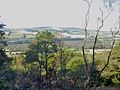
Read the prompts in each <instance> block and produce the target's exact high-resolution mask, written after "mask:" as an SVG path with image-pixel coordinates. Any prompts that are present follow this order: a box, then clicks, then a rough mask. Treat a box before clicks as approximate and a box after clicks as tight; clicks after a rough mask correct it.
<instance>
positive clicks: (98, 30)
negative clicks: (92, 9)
mask: <svg viewBox="0 0 120 90" xmlns="http://www.w3.org/2000/svg"><path fill="white" fill-rule="evenodd" d="M99 9H100V11H101V17H102V20H101V25H100V26H99V27H98V29H97V33H96V36H95V39H94V44H93V54H92V57H93V58H92V65H91V68H90V71H91V70H92V68H93V66H94V64H95V47H96V43H97V39H98V35H99V32H100V30H101V29H102V27H103V26H104V22H105V20H106V19H107V18H108V17H109V15H110V13H108V14H107V15H106V17H105V18H103V10H102V9H101V8H99Z"/></svg>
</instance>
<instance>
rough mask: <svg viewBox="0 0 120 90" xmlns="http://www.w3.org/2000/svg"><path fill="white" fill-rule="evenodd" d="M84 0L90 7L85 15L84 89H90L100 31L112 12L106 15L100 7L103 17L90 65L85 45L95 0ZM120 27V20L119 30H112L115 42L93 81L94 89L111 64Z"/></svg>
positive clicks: (84, 44) (100, 20) (83, 50)
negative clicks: (115, 38)
mask: <svg viewBox="0 0 120 90" xmlns="http://www.w3.org/2000/svg"><path fill="white" fill-rule="evenodd" d="M84 1H85V2H86V3H87V5H88V9H87V12H86V17H85V28H84V31H85V38H84V43H83V47H82V52H83V58H84V63H85V70H86V77H87V79H86V81H85V82H84V90H88V89H89V88H90V86H91V83H92V81H91V77H92V76H91V75H92V71H93V67H94V65H95V48H96V44H97V41H98V36H99V32H100V30H101V29H102V28H103V26H104V22H105V21H106V19H107V18H108V17H109V15H110V14H111V11H109V13H108V14H107V15H106V16H105V17H104V11H103V10H102V8H99V10H100V12H101V18H99V21H98V25H97V31H96V35H95V38H94V42H93V53H92V61H91V65H89V64H88V60H87V56H86V53H85V49H86V48H85V47H86V44H87V28H88V24H89V19H90V17H89V16H90V9H91V5H92V2H93V0H91V1H88V0H84ZM119 19H120V17H119V18H118V20H119ZM119 29H120V21H119V28H118V30H117V32H112V37H113V42H112V45H111V50H110V52H109V54H108V58H107V63H106V64H105V66H104V67H103V68H102V69H101V70H100V71H99V73H98V75H97V77H96V79H95V81H94V82H93V83H94V89H96V85H97V84H98V81H99V78H100V76H101V74H102V72H103V71H104V70H105V68H106V67H107V66H108V64H109V61H110V57H111V54H112V50H113V48H114V44H115V40H114V37H115V36H116V34H117V33H118V32H119Z"/></svg>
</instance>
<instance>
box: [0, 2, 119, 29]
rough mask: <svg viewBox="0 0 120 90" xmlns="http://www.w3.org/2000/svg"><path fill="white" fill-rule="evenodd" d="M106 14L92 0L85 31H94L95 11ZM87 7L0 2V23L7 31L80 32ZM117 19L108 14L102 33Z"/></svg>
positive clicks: (53, 3)
mask: <svg viewBox="0 0 120 90" xmlns="http://www.w3.org/2000/svg"><path fill="white" fill-rule="evenodd" d="M99 7H101V8H102V9H103V10H104V16H106V15H107V14H108V10H106V8H105V7H103V3H102V2H101V1H100V0H93V3H92V6H91V10H90V21H89V26H88V28H89V29H96V26H97V18H98V17H101V12H100V10H99ZM87 9H88V6H87V4H86V2H85V1H84V0H0V16H2V17H1V20H2V21H3V22H5V23H6V24H7V27H8V28H27V27H39V26H53V27H77V28H84V26H85V14H86V11H87ZM117 16H118V13H117V11H112V13H111V15H110V16H109V18H108V19H107V20H106V22H105V26H104V28H103V29H104V30H109V29H110V28H108V27H109V26H112V25H113V23H114V22H115V21H116V19H117Z"/></svg>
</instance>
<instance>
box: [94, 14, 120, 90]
mask: <svg viewBox="0 0 120 90" xmlns="http://www.w3.org/2000/svg"><path fill="white" fill-rule="evenodd" d="M118 20H119V23H118V24H119V27H118V30H117V31H116V32H115V33H114V32H113V31H111V34H112V37H113V42H112V46H111V50H110V52H109V54H108V58H107V63H106V64H105V66H104V67H103V68H102V69H101V70H100V72H99V74H98V76H97V78H96V80H95V82H94V90H95V89H96V85H97V84H98V80H99V78H100V76H101V74H102V72H103V71H104V70H105V68H106V67H107V66H108V64H109V62H110V57H111V54H112V51H113V48H114V45H115V42H116V40H115V39H114V38H115V36H116V35H117V34H118V33H119V30H120V16H119V18H118ZM115 24H116V23H115ZM115 24H114V25H115ZM112 29H113V28H112Z"/></svg>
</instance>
